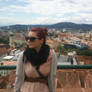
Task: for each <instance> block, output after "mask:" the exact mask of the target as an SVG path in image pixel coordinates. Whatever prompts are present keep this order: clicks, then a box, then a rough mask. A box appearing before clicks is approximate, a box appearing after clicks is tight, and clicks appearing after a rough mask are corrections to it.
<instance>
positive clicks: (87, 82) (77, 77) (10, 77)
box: [0, 65, 92, 92]
mask: <svg viewBox="0 0 92 92" xmlns="http://www.w3.org/2000/svg"><path fill="white" fill-rule="evenodd" d="M15 69H16V66H0V92H13V87H14V81H15V72H16V71H15ZM56 88H57V89H56V92H92V65H60V66H59V65H58V66H57V75H56Z"/></svg>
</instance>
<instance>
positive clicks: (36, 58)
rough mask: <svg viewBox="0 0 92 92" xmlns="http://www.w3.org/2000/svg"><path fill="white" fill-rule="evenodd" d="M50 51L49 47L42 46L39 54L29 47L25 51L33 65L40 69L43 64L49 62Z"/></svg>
mask: <svg viewBox="0 0 92 92" xmlns="http://www.w3.org/2000/svg"><path fill="white" fill-rule="evenodd" d="M49 51H50V47H49V46H48V45H42V47H41V48H40V51H39V52H37V51H36V50H35V49H33V48H29V47H28V46H27V48H26V49H25V51H24V56H25V57H26V59H27V60H28V61H29V62H30V63H31V64H32V65H35V66H38V67H39V66H40V65H41V64H43V63H45V62H46V61H47V58H48V56H49Z"/></svg>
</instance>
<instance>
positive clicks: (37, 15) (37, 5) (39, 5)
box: [0, 0, 92, 24]
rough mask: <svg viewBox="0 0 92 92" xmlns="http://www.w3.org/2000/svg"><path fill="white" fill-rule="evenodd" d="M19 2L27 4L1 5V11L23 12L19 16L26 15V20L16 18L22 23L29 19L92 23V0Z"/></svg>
mask: <svg viewBox="0 0 92 92" xmlns="http://www.w3.org/2000/svg"><path fill="white" fill-rule="evenodd" d="M0 1H1V0H0ZM6 1H7V0H6ZM8 1H11V0H8ZM17 2H21V3H25V5H22V4H21V3H20V5H19V4H18V5H14V4H10V5H9V6H8V7H7V6H6V7H5V6H4V7H1V8H0V12H1V13H2V12H6V11H8V13H10V14H12V13H13V14H15V16H17V15H18V14H21V15H23V16H19V17H23V18H24V16H25V19H26V20H25V19H24V21H22V20H21V19H20V20H19V18H18V19H16V20H19V21H20V23H21V22H22V23H27V22H28V23H30V21H29V20H31V23H35V24H39V23H42V24H44V23H57V22H60V21H61V22H65V21H67V22H69V21H70V22H75V23H92V7H91V6H92V0H17ZM1 13H0V14H1ZM4 17H5V15H4ZM16 18H17V17H16ZM23 18H22V19H23ZM27 18H28V20H27ZM12 20H13V19H12ZM14 21H15V20H14ZM15 22H16V21H15Z"/></svg>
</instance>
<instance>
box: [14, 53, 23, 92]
mask: <svg viewBox="0 0 92 92" xmlns="http://www.w3.org/2000/svg"><path fill="white" fill-rule="evenodd" d="M23 81H24V65H23V52H22V53H21V54H20V55H19V58H18V61H17V67H16V79H15V84H14V92H20V87H21V85H22V83H23Z"/></svg>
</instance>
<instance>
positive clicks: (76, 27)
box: [0, 22, 92, 31]
mask: <svg viewBox="0 0 92 92" xmlns="http://www.w3.org/2000/svg"><path fill="white" fill-rule="evenodd" d="M28 27H47V28H56V29H63V28H70V29H74V30H79V29H81V30H86V31H90V30H92V24H76V23H72V22H60V23H56V24H52V25H20V24H16V25H10V26H9V27H8V26H3V27H0V28H2V29H12V30H13V29H16V30H27V28H28Z"/></svg>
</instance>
